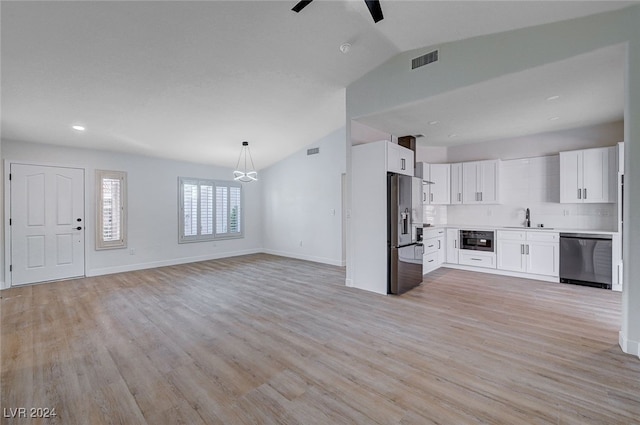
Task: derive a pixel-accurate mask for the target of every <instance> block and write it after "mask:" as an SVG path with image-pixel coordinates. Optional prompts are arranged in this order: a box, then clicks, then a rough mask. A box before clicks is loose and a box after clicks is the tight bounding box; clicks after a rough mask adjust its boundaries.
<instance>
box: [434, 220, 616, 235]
mask: <svg viewBox="0 0 640 425" xmlns="http://www.w3.org/2000/svg"><path fill="white" fill-rule="evenodd" d="M437 228H440V229H446V228H449V229H464V230H514V231H518V230H527V231H535V232H555V233H589V234H594V235H616V234H618V233H619V232H615V231H611V230H601V229H568V228H558V227H524V226H522V227H517V226H486V225H479V224H455V223H454V224H438V225H432V226H425V227H424V230H425V231H426V230H427V229H437Z"/></svg>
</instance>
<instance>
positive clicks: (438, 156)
mask: <svg viewBox="0 0 640 425" xmlns="http://www.w3.org/2000/svg"><path fill="white" fill-rule="evenodd" d="M416 162H428V163H429V164H445V163H447V162H449V160H448V149H447V148H446V147H444V146H424V145H423V144H422V143H421V142H420V139H418V141H417V142H416Z"/></svg>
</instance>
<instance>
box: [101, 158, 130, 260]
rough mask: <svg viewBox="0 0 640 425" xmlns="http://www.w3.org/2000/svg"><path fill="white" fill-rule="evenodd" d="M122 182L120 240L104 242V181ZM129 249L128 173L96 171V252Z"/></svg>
mask: <svg viewBox="0 0 640 425" xmlns="http://www.w3.org/2000/svg"><path fill="white" fill-rule="evenodd" d="M104 179H117V180H120V206H119V208H120V239H118V240H114V241H106V240H104V237H103V236H104V233H103V232H104V221H103V219H104V215H103V213H104V192H103V189H104V187H103V180H104ZM126 247H127V172H126V171H114V170H96V250H100V251H101V250H105V249H122V248H126Z"/></svg>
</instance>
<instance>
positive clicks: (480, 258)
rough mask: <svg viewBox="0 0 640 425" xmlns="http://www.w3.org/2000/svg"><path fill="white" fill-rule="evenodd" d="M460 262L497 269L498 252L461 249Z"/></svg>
mask: <svg viewBox="0 0 640 425" xmlns="http://www.w3.org/2000/svg"><path fill="white" fill-rule="evenodd" d="M458 263H459V264H464V265H466V266H476V267H488V268H491V269H495V268H496V254H494V253H484V252H477V251H472V252H469V251H466V250H462V249H461V250H460V251H459V258H458Z"/></svg>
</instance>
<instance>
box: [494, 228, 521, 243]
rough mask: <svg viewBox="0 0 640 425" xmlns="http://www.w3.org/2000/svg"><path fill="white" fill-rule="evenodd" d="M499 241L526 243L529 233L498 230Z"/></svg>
mask: <svg viewBox="0 0 640 425" xmlns="http://www.w3.org/2000/svg"><path fill="white" fill-rule="evenodd" d="M497 237H498V240H499V241H501V240H509V241H524V240H525V239H526V238H527V232H525V231H524V230H498V235H497Z"/></svg>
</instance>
